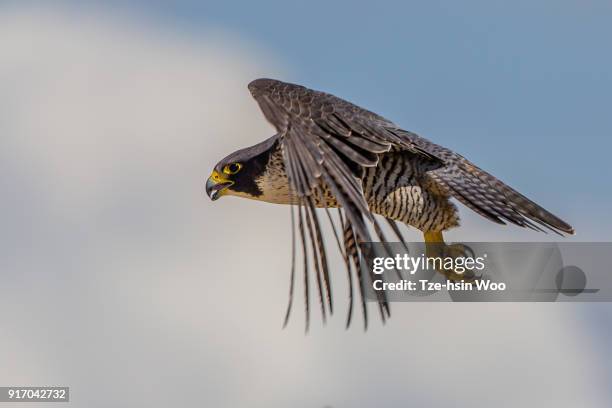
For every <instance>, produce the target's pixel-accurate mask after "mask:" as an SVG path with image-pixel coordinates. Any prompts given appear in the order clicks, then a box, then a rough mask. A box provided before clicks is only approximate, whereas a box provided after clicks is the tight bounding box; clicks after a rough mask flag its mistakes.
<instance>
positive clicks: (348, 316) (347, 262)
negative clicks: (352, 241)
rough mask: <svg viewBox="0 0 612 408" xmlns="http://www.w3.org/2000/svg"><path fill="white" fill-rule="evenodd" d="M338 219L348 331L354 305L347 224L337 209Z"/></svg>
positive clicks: (339, 209)
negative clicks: (346, 294) (346, 283)
mask: <svg viewBox="0 0 612 408" xmlns="http://www.w3.org/2000/svg"><path fill="white" fill-rule="evenodd" d="M338 217H339V218H340V226H341V228H342V242H343V245H344V251H343V253H342V254H343V256H344V262H345V263H346V274H347V278H348V287H349V309H348V313H347V316H346V328H347V329H348V328H349V326H350V325H351V319H352V318H353V303H354V296H353V270H352V268H351V260H350V259H349V255H348V245H347V241H346V236H347V232H346V228H347V226H348V225H347V224H345V222H344V217H343V215H342V209H341V208H338Z"/></svg>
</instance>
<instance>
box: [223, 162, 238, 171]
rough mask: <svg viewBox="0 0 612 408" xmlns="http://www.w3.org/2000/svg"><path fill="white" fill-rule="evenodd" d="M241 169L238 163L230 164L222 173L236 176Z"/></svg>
mask: <svg viewBox="0 0 612 408" xmlns="http://www.w3.org/2000/svg"><path fill="white" fill-rule="evenodd" d="M241 168H242V164H240V163H230V164H228V165H226V166H225V167H224V168H223V172H224V173H225V174H236V173H238V172H239V171H240V169H241Z"/></svg>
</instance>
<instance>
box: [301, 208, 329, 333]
mask: <svg viewBox="0 0 612 408" xmlns="http://www.w3.org/2000/svg"><path fill="white" fill-rule="evenodd" d="M305 201H306V205H305V206H304V210H305V212H306V226H307V229H308V236H309V237H310V248H311V250H312V257H313V264H314V269H315V270H314V273H315V278H316V282H317V291H318V295H319V304H320V306H321V316H322V318H323V323H325V322H326V321H327V314H326V312H325V300H324V298H323V283H322V282H321V275H322V272H321V266H320V258H319V247H318V245H317V242H316V241H315V226H314V222H313V215H312V212H313V210H314V205H313V204H312V197H308V198H306V200H305Z"/></svg>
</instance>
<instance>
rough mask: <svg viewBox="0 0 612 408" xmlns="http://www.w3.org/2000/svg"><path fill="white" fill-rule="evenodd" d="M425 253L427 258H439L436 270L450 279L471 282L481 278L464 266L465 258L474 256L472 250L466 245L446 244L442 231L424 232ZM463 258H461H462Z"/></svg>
mask: <svg viewBox="0 0 612 408" xmlns="http://www.w3.org/2000/svg"><path fill="white" fill-rule="evenodd" d="M423 235H424V237H425V252H426V253H425V255H426V256H427V257H428V258H441V260H442V261H443V262H436V263H435V264H436V265H437V270H438V272H440V273H442V274H443V275H444V276H446V278H447V279H448V280H450V281H453V282H456V281H464V282H473V281H475V280H478V279H480V278H481V276H477V275H476V274H475V273H474V271H473V270H472V269H470V268H467V267H465V258H474V251H472V249H471V248H470V247H468V246H467V245H463V244H451V245H446V244H445V243H444V238H443V237H442V232H430V231H428V232H424V233H423ZM462 258H463V259H462Z"/></svg>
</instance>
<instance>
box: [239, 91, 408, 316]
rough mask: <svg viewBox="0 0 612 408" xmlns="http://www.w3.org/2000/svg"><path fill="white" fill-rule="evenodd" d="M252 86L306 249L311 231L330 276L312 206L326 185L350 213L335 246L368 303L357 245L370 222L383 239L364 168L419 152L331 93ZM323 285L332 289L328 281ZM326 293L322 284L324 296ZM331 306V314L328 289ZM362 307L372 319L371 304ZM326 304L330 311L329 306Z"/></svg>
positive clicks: (317, 261) (384, 123)
mask: <svg viewBox="0 0 612 408" xmlns="http://www.w3.org/2000/svg"><path fill="white" fill-rule="evenodd" d="M249 90H250V91H251V94H252V95H253V97H254V98H255V99H256V101H257V102H258V103H259V106H260V107H261V110H262V112H263V114H264V116H265V117H266V119H267V120H268V121H269V122H270V123H271V124H272V125H273V126H274V127H275V128H276V130H277V132H278V134H279V142H280V146H281V149H282V152H283V158H284V164H285V169H286V172H287V175H288V178H289V183H290V186H291V189H292V191H293V193H294V194H295V198H296V201H297V202H298V203H299V205H300V208H299V209H298V217H297V223H298V230H299V231H300V234H299V235H300V237H301V238H302V242H303V245H302V247H303V250H304V251H305V250H306V245H305V241H307V238H308V236H310V242H311V245H310V246H311V249H312V252H313V258H314V267H315V270H316V271H317V276H318V274H319V272H320V273H321V275H323V277H324V278H325V276H326V270H327V265H326V264H324V263H323V262H322V260H323V259H326V256H325V247H324V245H323V244H322V242H320V241H322V239H319V238H320V226H319V224H318V219H317V218H316V213H315V211H314V208H315V202H316V199H317V197H318V194H320V193H321V191H322V188H323V186H327V187H328V188H329V189H330V190H331V192H332V193H333V195H334V197H335V198H336V200H337V201H338V204H339V205H340V207H341V208H342V209H343V211H344V214H345V217H343V221H342V224H341V227H342V240H340V238H338V243H339V244H340V249H341V251H344V257H345V262H346V264H347V268H348V269H349V274H350V273H351V272H350V271H351V264H352V267H353V268H354V269H353V271H354V273H355V274H356V275H357V285H358V286H359V290H360V293H361V296H362V300H363V297H364V296H365V287H364V286H363V285H364V279H363V277H362V276H361V273H362V268H361V265H359V243H360V242H367V241H372V238H371V236H370V232H369V230H368V227H367V225H368V223H371V225H373V227H374V231H375V232H376V235H377V236H378V238H379V239H381V240H382V241H385V239H384V236H383V233H382V229H381V228H380V227H379V225H378V223H377V222H376V220H375V219H374V217H373V215H372V214H371V213H370V211H369V208H368V205H367V203H366V200H365V197H364V195H363V190H362V184H361V174H362V171H363V168H364V167H372V166H376V165H377V163H378V154H380V153H384V152H387V151H389V150H390V149H391V147H392V146H393V145H401V146H404V148H406V149H408V150H413V151H416V150H415V149H413V147H412V145H411V144H410V143H407V140H405V139H403V138H402V137H401V136H398V135H396V134H394V133H393V132H391V131H390V130H389V128H392V127H394V125H393V123H391V122H389V121H388V120H386V119H384V118H382V117H381V116H379V115H376V114H375V113H373V112H369V111H367V110H365V109H362V108H359V107H357V106H355V105H353V104H351V103H349V102H346V101H344V100H342V99H340V98H337V97H335V96H333V95H330V94H326V93H323V92H318V91H313V90H310V89H307V88H304V87H302V86H299V85H293V84H288V83H283V82H280V81H276V80H272V79H258V80H255V81H253V82H251V83H250V84H249ZM302 210H304V211H302ZM304 226H305V227H304ZM305 230H308V231H311V232H310V233H306V232H304V231H305ZM341 241H342V242H341ZM305 261H306V262H307V259H305ZM307 268H308V265H306V266H305V269H307ZM318 281H319V280H317V282H318ZM323 283H324V286H325V287H326V288H328V282H327V281H326V280H325V279H323ZM306 284H307V280H306V281H305V286H306ZM307 288H308V286H306V290H308V289H307ZM321 292H322V290H321V289H320V287H319V296H320V299H321V300H322V299H323V294H322V293H321ZM380 296H381V298H379V299H378V301H379V308H380V311H381V316H382V317H383V320H384V319H385V317H386V316H389V307H388V304H387V302H386V299H384V298H383V297H382V296H383V295H382V294H381V295H380ZM321 303H323V301H322V302H321ZM327 304H328V308H329V310H330V311H331V310H332V302H331V295H330V293H329V292H328V294H327ZM362 304H363V311H364V317H365V318H366V320H365V321H366V322H367V309H366V308H365V304H364V303H363V302H362ZM321 306H322V310H323V313H325V308H324V305H323V304H322V305H321ZM307 310H308V304H307ZM324 316H325V314H324ZM366 324H367V323H366Z"/></svg>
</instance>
